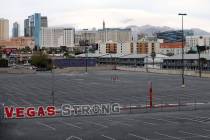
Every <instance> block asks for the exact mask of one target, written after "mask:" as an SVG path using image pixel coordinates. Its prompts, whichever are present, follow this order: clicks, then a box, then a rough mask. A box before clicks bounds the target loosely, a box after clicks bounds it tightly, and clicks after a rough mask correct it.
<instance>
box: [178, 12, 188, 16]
mask: <svg viewBox="0 0 210 140" xmlns="http://www.w3.org/2000/svg"><path fill="white" fill-rule="evenodd" d="M178 15H179V16H186V15H187V14H186V13H179V14H178Z"/></svg>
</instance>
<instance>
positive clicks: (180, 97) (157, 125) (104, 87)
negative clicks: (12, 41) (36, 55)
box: [0, 71, 210, 140]
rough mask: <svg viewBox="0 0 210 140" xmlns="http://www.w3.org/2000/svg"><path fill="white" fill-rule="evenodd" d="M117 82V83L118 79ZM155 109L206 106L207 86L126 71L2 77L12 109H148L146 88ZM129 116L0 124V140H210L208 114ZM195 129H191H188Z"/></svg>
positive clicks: (3, 95)
mask: <svg viewBox="0 0 210 140" xmlns="http://www.w3.org/2000/svg"><path fill="white" fill-rule="evenodd" d="M116 77H117V78H116ZM149 81H152V83H153V92H154V103H155V104H159V103H171V104H173V103H178V102H185V103H192V102H195V101H196V102H197V103H208V102H209V101H210V94H209V89H210V87H209V81H210V79H204V78H203V79H200V78H196V77H186V88H181V77H180V76H179V75H173V76H171V75H159V74H147V73H135V72H124V71H101V72H95V73H88V74H59V75H58V74H54V75H53V74H51V73H37V74H34V75H31V74H26V75H13V74H11V75H7V74H1V75H0V85H1V87H0V92H1V93H0V97H1V98H0V100H1V102H4V103H5V104H6V105H12V106H38V105H50V104H52V95H51V92H52V90H53V91H54V95H55V105H56V106H59V105H61V104H64V103H69V104H79V105H80V104H101V103H120V104H121V105H130V104H131V105H136V104H142V105H144V104H147V101H148V96H147V95H148V82H149ZM175 111H176V112H159V111H158V112H155V113H154V112H153V113H151V112H150V111H148V113H140V114H139V113H136V112H135V113H131V114H119V115H107V116H88V117H87V116H78V117H66V118H64V117H58V118H51V119H48V118H45V119H32V120H26V119H25V120H4V121H3V122H2V123H1V135H0V138H1V139H11V140H12V139H55V140H57V139H64V140H66V139H90V140H92V139H96V140H97V139H120V140H121V139H129V140H130V139H196V140H197V139H210V137H209V134H208V133H209V132H210V125H209V122H210V118H209V115H208V114H209V113H210V111H208V108H205V110H202V109H201V110H197V111H181V112H179V111H177V110H175ZM192 128H193V129H192Z"/></svg>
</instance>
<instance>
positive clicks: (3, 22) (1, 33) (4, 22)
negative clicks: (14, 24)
mask: <svg viewBox="0 0 210 140" xmlns="http://www.w3.org/2000/svg"><path fill="white" fill-rule="evenodd" d="M8 39H9V20H8V19H4V18H0V40H8Z"/></svg>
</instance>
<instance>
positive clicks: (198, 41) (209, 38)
mask: <svg viewBox="0 0 210 140" xmlns="http://www.w3.org/2000/svg"><path fill="white" fill-rule="evenodd" d="M185 45H186V47H185V48H186V50H187V51H189V50H197V46H206V48H209V47H210V35H205V36H187V37H186V44H185ZM203 53H205V54H210V51H209V49H207V50H206V51H204V52H203Z"/></svg>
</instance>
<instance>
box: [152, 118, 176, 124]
mask: <svg viewBox="0 0 210 140" xmlns="http://www.w3.org/2000/svg"><path fill="white" fill-rule="evenodd" d="M149 119H152V120H157V121H163V122H168V123H173V124H178V123H177V122H174V121H169V120H166V119H159V118H151V117H150V118H149Z"/></svg>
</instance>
